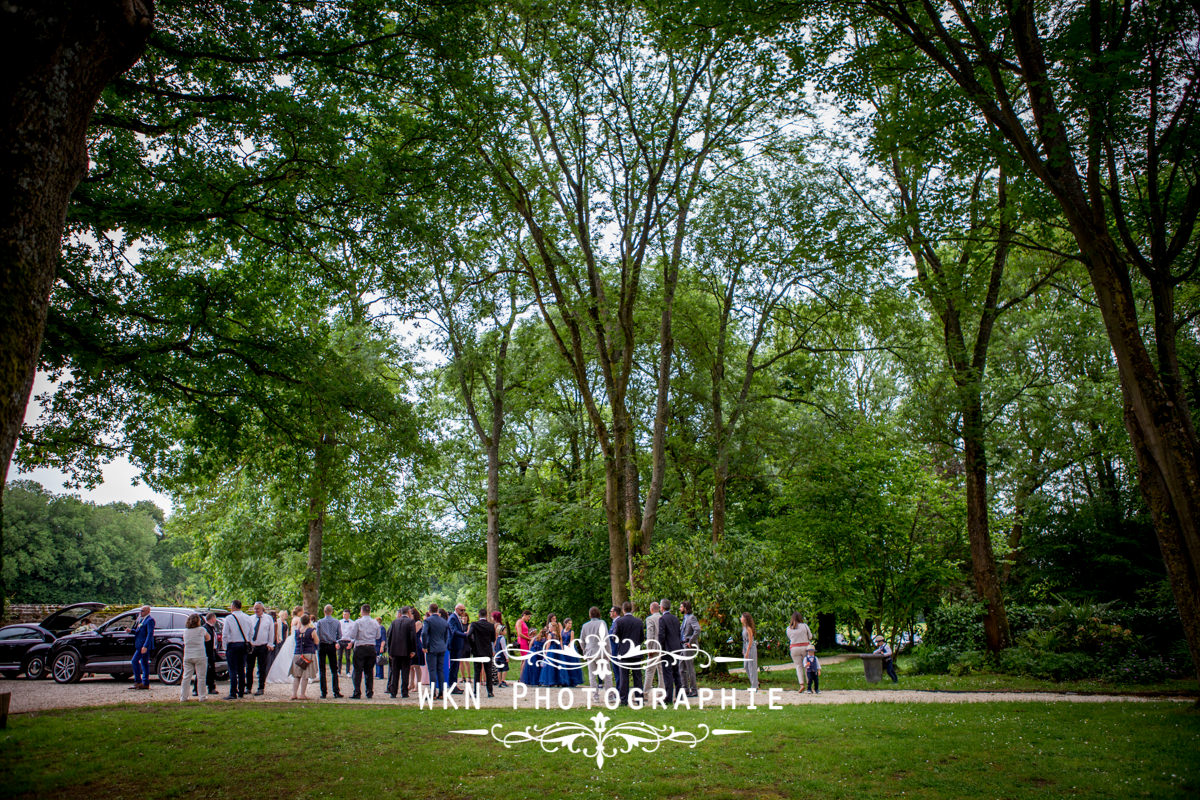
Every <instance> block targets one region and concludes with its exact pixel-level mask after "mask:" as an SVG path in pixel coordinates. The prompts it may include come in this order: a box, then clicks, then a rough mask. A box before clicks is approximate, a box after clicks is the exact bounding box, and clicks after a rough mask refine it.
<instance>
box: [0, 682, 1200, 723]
mask: <svg viewBox="0 0 1200 800" xmlns="http://www.w3.org/2000/svg"><path fill="white" fill-rule="evenodd" d="M131 685H132V684H131V683H130V682H129V681H116V680H113V679H112V678H110V677H107V676H104V677H97V678H85V679H83V680H82V681H80V682H79V683H74V684H57V683H55V682H54V681H51V680H40V681H30V680H25V679H23V678H18V679H14V680H0V692H11V693H12V701H11V705H10V711H11V712H12V713H16V714H20V713H28V712H31V711H47V710H50V709H59V708H79V707H83V706H105V705H116V704H120V703H151V702H165V701H170V702H179V687H178V686H167V685H165V684H162V683H159V682H158V680H157V679H154V680H152V681H151V683H150V690H149V691H136V690H132V689H130V688H129V687H130V686H131ZM385 686H386V684H385V683H384V682H382V681H376V682H375V697H374V698H373V699H371V700H366V699H364V700H351V699H349V694H350V691H351V689H350V680H349V678H343V679H342V684H341V688H342V691H343V693H344V694H345V695H346V697H344V698H342V699H340V700H335V699H333V698H332V697H330V699H328V700H321V699H320V688H319V686H310V687H309V701H310V702H317V703H321V704H325V703H352V704H355V705H359V704H370V705H411V706H415V705H416V704H417V700H416V693H415V692H414V693H413V696H412V697H410V698H408V699H407V700H405V699H400V698H397V699H395V700H393V699H391V698H390V697H388V696H387V693H386V691H385V688H384V687H385ZM228 687H229V684H228V683H227V682H225V681H221V682H218V683H217V691H218V694H217V697H224V694H225V692H226V691H228ZM560 691H566V692H570V694H569V695H562V697H563V699H564V700H565V699H566V698H567V697H568V696H569V697H571V698H572V702H573V703H574V707H575V708H583V707H585V698H584V694H585V693H584V690H581V689H574V690H559V689H550V694H549V697H550V703H551V707H552V708H555V709H557V707H558V706H557V703H558V702H559V696H560ZM714 691H715V692H716V695H715V698H714V699H713V700H712V701H711V702H710V703H709V704H707V705H708V707H719V704H720V696H721V695H720V690H719V689H718V690H714ZM291 694H292V688H291V686H290V685H286V686H285V685H282V684H267V687H266V692H265V694H263V695H262V696H261V697H251V696H249V695H247V697H245V698H244V699H243V700H240V701H237V702H242V703H264V702H267V703H271V702H283V703H284V704H285V705H301V703H291V702H290V698H291ZM543 696H544V695H543ZM777 696H778V698H779V702H780V703H782V704H784V705H831V704H844V703H983V702H994V701H1005V702H1037V703H1044V702H1069V703H1108V702H1131V703H1137V702H1147V701H1151V700H1162V699H1164V698H1161V697H1158V698H1147V697H1139V696H1133V695H1106V694H1072V693H1058V692H930V691H911V690H904V689H892V690H887V689H876V690H866V689H829V690H827V691H824V692H822V693H821V694H819V695H810V694H801V693H800V692H798V691H792V690H785V691H782V692H780V693H779V695H777ZM453 699H454V700H455V701H456V702H458V703H459V704H462V695H455V696H453ZM1166 699H1172V698H1166ZM1175 699H1178V700H1181V701H1186V702H1194V700H1193V699H1192V698H1175ZM534 700H535V693H534V687H530V689H529V692H528V694H527V696H526V697H524V698H522V699H521V700H520V701H519V703H518V707H520V708H533V707H534ZM749 700H750V695H749V693H748V692H747V691H745V690H738V691H737V705H738V707H739V708H742V707H745V706H746V705H747V704H748V703H749ZM220 702H224V701H220ZM695 702H696V701H695V700H693V701H692V703H693V705H694V704H695ZM756 702H757V703H758V704H759V705H760V706H765V705H766V703H767V697H766V693H765V692H760V693H759V694H758V695H757V700H756ZM512 704H513V687H512V685H511V684H510V686H509V688H507V689H497V690H496V697H495V698H494V699H489V698H487V697H484V698H482V705H483V706H485V707H492V708H512ZM597 705H598V706H599V705H601V704H597ZM438 707H439V708H440V707H441V704H440V703H439V704H438ZM542 707H543V708H544V707H545V705H544V704H543V705H542Z"/></svg>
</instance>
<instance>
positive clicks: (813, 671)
mask: <svg viewBox="0 0 1200 800" xmlns="http://www.w3.org/2000/svg"><path fill="white" fill-rule="evenodd" d="M804 672H805V674H806V675H807V676H808V693H809V694H820V693H821V684H820V679H821V662H820V661H818V660H817V648H815V647H810V648H808V655H806V656H805V657H804Z"/></svg>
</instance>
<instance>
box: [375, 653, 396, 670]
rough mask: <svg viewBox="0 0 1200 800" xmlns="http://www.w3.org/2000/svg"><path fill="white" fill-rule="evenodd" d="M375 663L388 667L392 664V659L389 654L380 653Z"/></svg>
mask: <svg viewBox="0 0 1200 800" xmlns="http://www.w3.org/2000/svg"><path fill="white" fill-rule="evenodd" d="M375 663H376V664H378V665H379V666H381V667H386V666H387V665H388V664H390V663H392V657H391V656H389V655H388V654H387V653H380V654H379V655H377V656H376V657H375Z"/></svg>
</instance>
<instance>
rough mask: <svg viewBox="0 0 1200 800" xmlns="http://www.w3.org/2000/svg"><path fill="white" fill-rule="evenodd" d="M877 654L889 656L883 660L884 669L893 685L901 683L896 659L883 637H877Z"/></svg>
mask: <svg viewBox="0 0 1200 800" xmlns="http://www.w3.org/2000/svg"><path fill="white" fill-rule="evenodd" d="M875 644H876V645H877V647H876V648H875V652H876V653H879V654H881V655H884V656H887V657H886V658H885V659H883V668H884V669H885V670H887V674H888V677H889V678H891V679H892V683H899V682H900V679H899V678H897V677H896V659H894V658H892V648H891V647H889V646H888V643H887V641H886V640H884V638H883V637H882V636H876V637H875Z"/></svg>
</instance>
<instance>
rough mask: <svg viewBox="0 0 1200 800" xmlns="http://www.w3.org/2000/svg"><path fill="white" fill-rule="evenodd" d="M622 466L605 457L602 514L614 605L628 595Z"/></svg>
mask: <svg viewBox="0 0 1200 800" xmlns="http://www.w3.org/2000/svg"><path fill="white" fill-rule="evenodd" d="M624 496H625V490H624V473H623V466H622V465H619V464H618V463H617V462H616V460H615V459H614V458H612V457H611V456H607V457H606V458H605V459H604V517H605V521H606V522H607V523H608V580H609V585H610V588H611V589H612V601H613V605H615V606H620V605H621V603H624V602H625V601H626V600H628V599H629V574H630V568H629V562H628V559H629V548H628V547H627V544H626V534H625V510H624V503H623V502H622V500H623V498H624Z"/></svg>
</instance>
